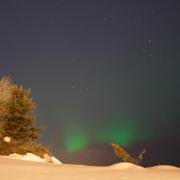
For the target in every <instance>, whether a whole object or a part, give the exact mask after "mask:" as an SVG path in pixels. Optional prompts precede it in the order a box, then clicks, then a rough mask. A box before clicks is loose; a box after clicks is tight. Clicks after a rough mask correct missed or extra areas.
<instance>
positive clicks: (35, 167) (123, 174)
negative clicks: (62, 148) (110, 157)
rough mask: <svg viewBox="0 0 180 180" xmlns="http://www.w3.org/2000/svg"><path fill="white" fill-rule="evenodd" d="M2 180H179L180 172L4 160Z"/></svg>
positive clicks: (162, 168) (123, 165)
mask: <svg viewBox="0 0 180 180" xmlns="http://www.w3.org/2000/svg"><path fill="white" fill-rule="evenodd" d="M0 180H180V168H177V167H173V166H155V167H151V168H143V167H139V166H136V165H133V164H130V163H118V164H115V165H112V166H107V167H95V166H82V165H70V164H69V165H67V164H60V165H59V164H53V163H42V162H33V161H25V160H19V159H16V158H12V157H3V156H1V157H0Z"/></svg>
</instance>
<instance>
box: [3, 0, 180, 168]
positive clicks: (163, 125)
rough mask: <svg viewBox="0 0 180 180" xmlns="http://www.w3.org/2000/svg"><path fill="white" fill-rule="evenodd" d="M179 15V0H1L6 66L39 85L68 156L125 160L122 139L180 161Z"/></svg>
mask: <svg viewBox="0 0 180 180" xmlns="http://www.w3.org/2000/svg"><path fill="white" fill-rule="evenodd" d="M179 18H180V4H179V2H178V0H176V1H175V0H171V1H164V0H156V1H148V2H147V1H143V0H142V1H140V0H139V1H138V0H134V1H133V0H122V1H119V0H112V1H110V0H102V1H95V0H76V1H72V0H66V1H65V0H29V1H23V0H8V1H7V0H1V1H0V75H1V76H3V75H10V76H11V78H12V79H13V80H14V82H15V83H18V84H19V85H21V84H22V85H23V87H24V88H31V89H32V95H33V97H34V99H35V101H36V103H37V105H38V108H37V121H38V124H42V125H45V126H46V130H45V131H44V134H43V137H42V141H43V143H44V144H47V145H51V146H52V147H53V150H54V152H55V153H56V155H57V156H58V157H60V159H61V160H62V161H63V162H65V163H85V164H96V165H97V164H111V163H113V162H117V161H118V159H117V158H116V157H115V156H114V155H113V152H112V149H111V147H110V146H109V143H111V142H116V143H120V144H123V145H124V146H125V147H126V148H127V149H128V150H129V151H130V152H131V153H132V154H136V153H137V152H138V151H140V150H141V149H142V148H144V147H145V148H147V151H148V150H149V152H148V153H147V156H146V159H145V164H146V165H152V164H159V163H164V164H165V163H169V164H176V165H179V164H180V156H179V151H180V143H179V142H180V132H179V127H180V120H179V119H180V110H179V107H180V95H179V92H180V81H179V77H180V71H179V67H180V62H179V59H180V45H179V42H180V36H179V33H180V21H179ZM74 142H76V143H77V144H78V143H79V147H80V149H78V147H76V145H74ZM73 148H74V149H73ZM76 150H77V151H76ZM78 150H79V151H78ZM71 151H73V152H71Z"/></svg>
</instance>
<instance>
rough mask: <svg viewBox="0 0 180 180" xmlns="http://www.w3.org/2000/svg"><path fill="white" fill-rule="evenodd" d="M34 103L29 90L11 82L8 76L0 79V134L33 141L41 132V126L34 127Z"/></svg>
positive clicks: (23, 140) (18, 139) (24, 140)
mask: <svg viewBox="0 0 180 180" xmlns="http://www.w3.org/2000/svg"><path fill="white" fill-rule="evenodd" d="M35 109H36V104H35V102H34V101H33V99H32V98H31V91H30V90H29V89H28V90H26V89H23V88H22V87H19V86H17V85H16V84H14V83H12V81H11V80H10V78H8V77H5V78H2V79H1V80H0V125H1V126H2V128H1V133H0V134H1V136H2V137H6V136H7V137H11V138H12V139H14V140H16V141H20V142H24V143H25V142H33V141H35V140H37V139H38V138H39V136H40V134H41V128H36V127H34V125H35V122H36V117H35V114H34V111H35Z"/></svg>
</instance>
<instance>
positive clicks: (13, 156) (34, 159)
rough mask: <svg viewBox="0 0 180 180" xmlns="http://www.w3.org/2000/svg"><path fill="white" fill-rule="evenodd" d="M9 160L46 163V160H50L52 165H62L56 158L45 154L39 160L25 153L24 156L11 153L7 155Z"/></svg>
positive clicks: (37, 157)
mask: <svg viewBox="0 0 180 180" xmlns="http://www.w3.org/2000/svg"><path fill="white" fill-rule="evenodd" d="M9 158H12V159H18V160H25V161H34V162H48V159H51V160H52V162H53V163H54V164H62V163H61V162H60V161H59V160H58V159H57V158H55V157H54V156H52V157H50V156H49V155H47V154H45V155H44V158H41V157H39V156H36V155H34V154H32V153H27V154H25V155H21V154H16V153H13V154H10V155H9Z"/></svg>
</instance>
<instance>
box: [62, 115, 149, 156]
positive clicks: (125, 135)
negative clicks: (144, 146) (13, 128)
mask: <svg viewBox="0 0 180 180" xmlns="http://www.w3.org/2000/svg"><path fill="white" fill-rule="evenodd" d="M68 129H71V130H72V129H73V130H72V131H70V132H69V131H68ZM146 137H147V136H146V135H145V133H144V134H143V136H142V135H141V133H140V130H139V129H138V128H137V127H136V125H135V124H133V121H132V119H131V118H128V119H127V118H125V119H124V121H118V120H116V123H114V126H110V125H109V126H108V128H107V127H104V128H102V129H101V130H100V131H96V130H94V132H93V134H92V133H87V132H86V130H85V128H83V127H81V128H80V127H78V128H77V127H73V128H72V127H71V128H67V132H66V136H65V144H66V148H67V151H68V152H69V153H74V152H77V151H80V150H83V149H85V148H87V146H88V145H90V144H93V143H104V144H110V143H117V144H120V145H122V146H124V147H127V146H128V145H130V144H131V143H134V142H136V141H138V140H141V139H144V138H146Z"/></svg>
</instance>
